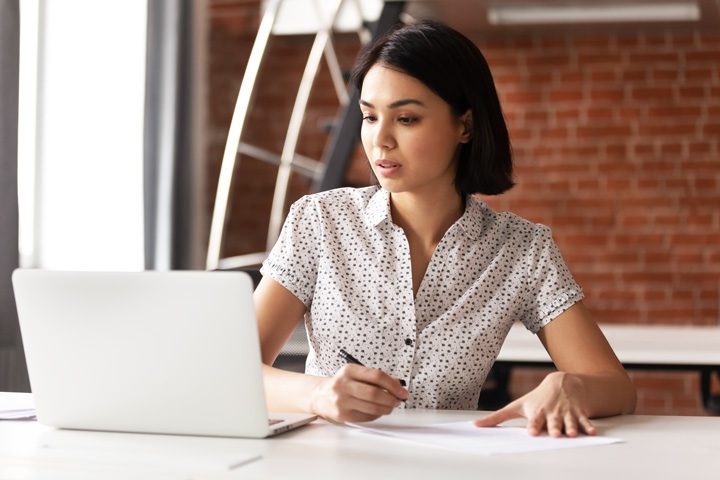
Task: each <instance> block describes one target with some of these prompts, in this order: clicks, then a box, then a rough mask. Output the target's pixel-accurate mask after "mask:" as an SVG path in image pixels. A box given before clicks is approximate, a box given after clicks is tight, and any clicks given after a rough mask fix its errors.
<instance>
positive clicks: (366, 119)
mask: <svg viewBox="0 0 720 480" xmlns="http://www.w3.org/2000/svg"><path fill="white" fill-rule="evenodd" d="M362 119H363V122H374V121H375V117H374V116H372V115H363V117H362Z"/></svg>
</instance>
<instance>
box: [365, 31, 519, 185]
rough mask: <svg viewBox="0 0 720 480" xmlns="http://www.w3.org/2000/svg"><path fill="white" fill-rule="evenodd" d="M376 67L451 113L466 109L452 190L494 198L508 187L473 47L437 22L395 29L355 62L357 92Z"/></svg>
mask: <svg viewBox="0 0 720 480" xmlns="http://www.w3.org/2000/svg"><path fill="white" fill-rule="evenodd" d="M376 64H382V65H384V66H387V67H389V68H392V69H394V70H398V71H400V72H403V73H405V74H407V75H410V76H412V77H414V78H416V79H418V80H420V81H421V82H422V83H423V84H425V86H427V87H428V88H429V89H430V90H432V91H433V92H434V93H435V94H436V95H438V96H439V97H440V98H442V99H443V100H445V102H447V103H448V104H449V105H450V108H451V110H452V112H453V113H454V114H455V115H458V116H460V115H462V114H464V113H465V112H466V111H467V110H468V109H470V110H471V111H472V122H473V129H472V135H471V139H470V141H469V142H468V143H465V144H462V145H461V148H460V155H459V158H458V166H457V173H456V176H455V188H456V189H457V190H458V192H460V193H461V194H473V193H481V194H485V195H498V194H500V193H503V192H505V191H507V190H509V189H510V188H512V186H513V185H514V183H513V181H512V153H511V148H510V138H509V136H508V131H507V126H506V125H505V119H504V118H503V114H502V109H501V107H500V100H499V99H498V95H497V91H496V90H495V83H494V82H493V78H492V74H491V73H490V67H488V64H487V61H485V57H483V54H482V53H481V52H480V50H479V49H478V47H477V46H476V45H475V44H474V43H472V42H471V41H470V40H469V39H468V38H467V37H465V36H464V35H462V34H461V33H459V32H457V31H456V30H453V29H452V28H450V27H448V26H447V25H443V24H442V23H438V22H433V21H422V22H420V23H417V24H413V25H407V26H398V27H396V28H395V29H394V30H391V31H390V32H389V33H387V34H386V35H385V36H383V37H382V38H380V39H379V40H377V41H376V42H375V43H374V44H373V45H371V46H370V47H369V48H368V49H367V50H365V51H364V52H363V53H362V54H361V55H360V58H358V60H357V62H356V64H355V67H354V68H353V72H352V76H351V81H352V83H353V84H354V85H355V87H356V88H357V89H358V91H360V90H361V89H362V84H363V81H364V79H365V75H367V72H368V71H369V70H370V69H371V68H372V67H373V65H376Z"/></svg>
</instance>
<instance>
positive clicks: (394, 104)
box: [360, 98, 425, 108]
mask: <svg viewBox="0 0 720 480" xmlns="http://www.w3.org/2000/svg"><path fill="white" fill-rule="evenodd" d="M360 105H362V106H365V107H368V108H375V105H373V104H372V103H370V102H368V101H366V100H362V99H361V100H360ZM405 105H418V106H420V107H424V106H425V104H424V103H422V102H421V101H420V100H416V99H414V98H403V99H402V100H396V101H394V102H392V103H391V104H390V105H388V108H398V107H404V106H405Z"/></svg>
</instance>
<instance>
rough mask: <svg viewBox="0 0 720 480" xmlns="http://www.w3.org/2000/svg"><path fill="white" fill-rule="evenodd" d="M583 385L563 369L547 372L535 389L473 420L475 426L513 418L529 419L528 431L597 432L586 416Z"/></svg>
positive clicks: (557, 434)
mask: <svg viewBox="0 0 720 480" xmlns="http://www.w3.org/2000/svg"><path fill="white" fill-rule="evenodd" d="M586 404H587V402H586V400H585V387H584V385H583V381H582V379H581V378H580V377H578V376H576V375H572V374H570V373H565V372H553V373H551V374H549V375H548V376H547V377H545V379H544V380H543V381H542V383H540V385H538V386H537V387H536V388H535V389H534V390H532V391H530V392H529V393H527V394H526V395H524V396H522V397H520V398H518V399H517V400H515V401H513V402H510V403H509V404H507V405H506V406H505V407H503V408H501V409H500V410H498V411H496V412H494V413H491V414H490V415H488V416H486V417H483V418H480V419H478V420H475V422H474V423H475V426H476V427H494V426H497V425H498V424H500V423H502V422H504V421H506V420H510V419H513V418H520V417H525V418H527V419H528V423H527V429H528V433H530V435H540V433H541V432H542V431H543V430H547V432H548V433H549V434H550V436H552V437H560V436H562V435H563V433H564V434H565V435H567V436H568V437H576V436H577V435H578V432H579V431H581V432H584V433H586V434H587V435H595V434H596V433H597V431H596V429H595V427H594V426H593V424H592V423H590V420H589V419H588V416H587V414H586V413H585V411H586Z"/></svg>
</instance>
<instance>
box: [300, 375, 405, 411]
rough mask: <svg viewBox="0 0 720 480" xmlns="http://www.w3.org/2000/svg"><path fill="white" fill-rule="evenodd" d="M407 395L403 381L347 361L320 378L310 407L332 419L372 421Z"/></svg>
mask: <svg viewBox="0 0 720 480" xmlns="http://www.w3.org/2000/svg"><path fill="white" fill-rule="evenodd" d="M407 397H408V391H407V390H406V389H405V388H403V387H402V386H401V385H400V381H399V380H397V379H394V378H392V377H391V376H390V375H388V374H386V373H385V372H383V371H381V370H378V369H375V368H368V367H363V366H361V365H353V364H348V365H345V366H344V367H343V368H341V369H340V370H338V372H337V373H336V374H335V376H333V377H325V378H322V379H321V380H320V381H319V383H318V385H317V386H316V387H315V389H314V391H313V395H312V399H311V403H310V405H311V407H310V408H311V410H312V413H314V414H315V415H318V416H320V417H322V418H324V419H326V420H330V421H333V422H341V423H342V422H369V421H371V420H375V419H377V418H379V417H381V416H383V415H387V414H389V413H390V412H392V411H393V409H394V408H395V407H397V406H398V405H400V403H401V401H402V400H406V399H407Z"/></svg>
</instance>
